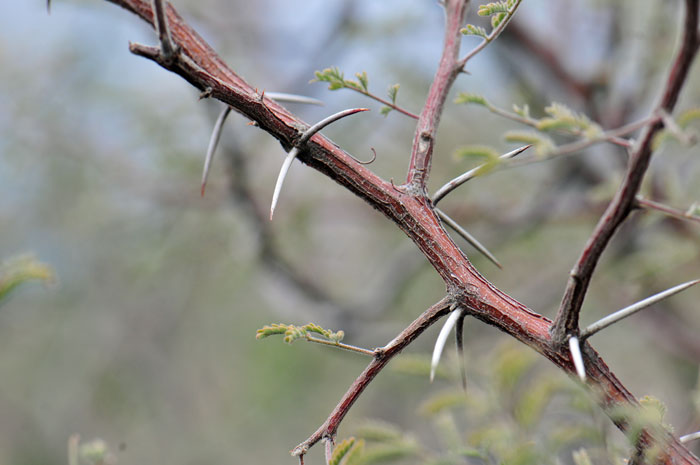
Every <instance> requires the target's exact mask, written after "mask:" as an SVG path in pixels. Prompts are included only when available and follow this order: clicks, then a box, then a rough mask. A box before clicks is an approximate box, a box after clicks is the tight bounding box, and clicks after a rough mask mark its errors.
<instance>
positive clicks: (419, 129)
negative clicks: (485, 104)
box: [406, 0, 469, 195]
mask: <svg viewBox="0 0 700 465" xmlns="http://www.w3.org/2000/svg"><path fill="white" fill-rule="evenodd" d="M468 5H469V0H445V5H444V6H445V41H444V44H443V49H442V58H440V64H439V65H438V70H437V72H436V73H435V78H434V79H433V83H432V84H431V86H430V91H429V92H428V98H427V100H426V102H425V106H423V110H422V111H421V113H420V118H419V119H418V125H417V126H416V132H415V134H414V136H413V148H412V151H411V162H410V164H409V166H408V176H407V178H406V184H408V185H409V187H410V188H411V189H413V190H414V191H416V192H420V193H421V194H422V195H425V183H426V181H427V179H428V174H429V173H430V164H431V161H432V158H433V148H434V146H435V136H436V134H437V127H438V124H439V123H440V116H441V115H442V110H443V108H444V106H445V101H446V99H447V94H448V93H449V91H450V89H451V88H452V84H453V83H454V81H455V79H456V78H457V76H458V75H459V73H460V72H461V69H462V67H461V66H460V65H459V64H458V58H457V57H458V55H459V46H460V42H461V38H462V33H461V32H460V30H461V28H462V24H464V21H465V19H466V15H467V6H468Z"/></svg>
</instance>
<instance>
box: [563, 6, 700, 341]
mask: <svg viewBox="0 0 700 465" xmlns="http://www.w3.org/2000/svg"><path fill="white" fill-rule="evenodd" d="M698 4H699V0H686V1H685V18H684V26H683V33H682V38H681V44H680V47H679V49H678V52H677V53H676V56H675V58H674V60H673V63H672V65H671V69H670V71H669V73H668V77H667V80H666V84H665V86H664V89H663V93H662V96H661V100H660V102H659V104H658V105H657V106H656V108H655V109H654V111H653V112H652V114H653V115H659V114H660V112H662V111H665V112H667V113H670V112H671V111H672V110H673V108H674V107H675V105H676V102H677V100H678V96H679V94H680V91H681V88H682V87H683V84H684V83H685V81H686V79H687V76H688V72H689V70H690V66H691V64H692V63H693V60H694V58H695V55H696V52H697V49H698ZM652 121H653V122H652ZM652 121H650V122H649V124H647V125H645V126H644V128H643V130H642V134H641V136H640V138H639V141H638V142H637V144H636V146H635V148H634V150H633V151H632V153H631V155H630V157H629V162H628V166H627V173H626V174H625V177H624V180H623V181H622V183H621V185H620V188H619V189H618V191H617V193H616V194H615V197H614V198H613V200H612V201H611V202H610V204H609V205H608V208H607V209H606V211H605V213H604V214H603V216H602V217H601V218H600V220H599V221H598V224H597V225H596V227H595V229H594V231H593V233H592V234H591V236H590V237H589V239H588V241H587V242H586V245H585V247H584V249H583V251H582V252H581V255H580V256H579V258H578V260H577V261H576V264H575V265H574V267H573V269H572V270H571V273H570V276H569V280H568V282H567V285H566V290H565V292H564V296H563V298H562V301H561V304H560V305H559V310H558V311H557V316H556V318H555V320H554V324H553V325H552V329H551V331H552V336H553V338H554V341H555V343H557V344H563V342H564V341H566V338H567V337H568V336H569V335H572V334H577V333H578V326H579V315H580V313H581V307H582V305H583V300H584V298H585V296H586V292H587V290H588V285H589V284H590V281H591V277H592V275H593V272H594V271H595V267H596V265H597V264H598V260H599V259H600V257H601V255H602V254H603V251H604V250H605V248H606V247H607V245H608V244H609V242H610V239H611V238H612V236H613V235H614V234H615V232H616V231H617V230H618V228H619V227H620V225H621V224H622V223H623V222H624V221H625V219H626V218H627V216H628V215H629V213H630V212H631V211H632V209H633V208H634V205H635V199H636V195H637V193H638V192H639V188H640V186H641V184H642V180H643V179H644V174H645V173H646V170H647V168H648V166H649V161H650V159H651V155H652V145H653V144H652V143H653V141H654V138H655V136H656V134H657V133H658V132H659V131H660V130H661V129H662V128H663V123H662V122H661V121H659V120H658V118H655V119H653V120H652Z"/></svg>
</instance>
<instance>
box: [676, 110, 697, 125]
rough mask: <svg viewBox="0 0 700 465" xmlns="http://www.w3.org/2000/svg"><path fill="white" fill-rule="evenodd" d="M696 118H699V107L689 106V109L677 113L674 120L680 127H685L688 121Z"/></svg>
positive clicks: (690, 121)
mask: <svg viewBox="0 0 700 465" xmlns="http://www.w3.org/2000/svg"><path fill="white" fill-rule="evenodd" d="M698 119H700V108H697V107H696V108H691V109H690V110H686V111H684V112H683V113H681V114H680V115H678V118H676V121H677V123H678V126H680V127H681V128H682V129H685V128H686V127H688V125H689V124H690V123H692V122H693V121H695V120H698Z"/></svg>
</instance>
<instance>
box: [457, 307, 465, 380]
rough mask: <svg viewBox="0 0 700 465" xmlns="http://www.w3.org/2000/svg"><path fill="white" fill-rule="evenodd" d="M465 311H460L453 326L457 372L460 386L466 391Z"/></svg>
mask: <svg viewBox="0 0 700 465" xmlns="http://www.w3.org/2000/svg"><path fill="white" fill-rule="evenodd" d="M466 316H467V315H466V313H464V312H461V313H460V315H459V318H458V319H457V326H455V339H456V341H455V343H456V345H457V358H458V359H459V374H460V375H461V377H462V388H463V389H464V392H466V391H467V368H466V360H465V359H464V317H466Z"/></svg>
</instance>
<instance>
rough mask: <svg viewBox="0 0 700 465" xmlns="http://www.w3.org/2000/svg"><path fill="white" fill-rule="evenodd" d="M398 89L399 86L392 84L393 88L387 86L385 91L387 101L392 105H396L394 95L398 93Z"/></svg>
mask: <svg viewBox="0 0 700 465" xmlns="http://www.w3.org/2000/svg"><path fill="white" fill-rule="evenodd" d="M399 87H400V85H399V84H394V85H393V86H389V90H388V91H387V95H388V96H389V100H391V103H393V104H394V105H396V95H397V94H398V93H399Z"/></svg>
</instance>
